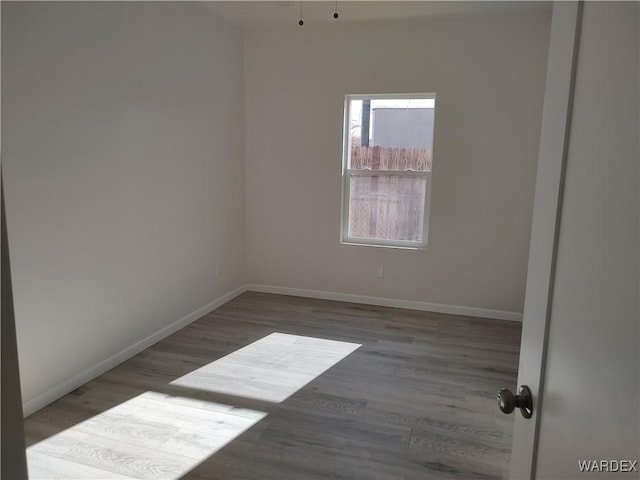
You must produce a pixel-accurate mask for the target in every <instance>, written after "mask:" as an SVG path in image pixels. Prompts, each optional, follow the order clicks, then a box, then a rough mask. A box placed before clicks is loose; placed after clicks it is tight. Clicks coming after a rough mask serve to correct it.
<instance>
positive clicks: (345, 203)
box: [340, 93, 436, 250]
mask: <svg viewBox="0 0 640 480" xmlns="http://www.w3.org/2000/svg"><path fill="white" fill-rule="evenodd" d="M392 98H401V99H404V98H416V99H433V100H434V101H435V98H436V95H435V93H399V94H373V95H365V94H349V95H345V100H344V119H343V133H342V192H341V204H340V206H341V218H340V243H341V244H342V245H358V246H365V247H384V248H398V249H405V250H426V248H427V243H428V234H429V210H430V209H429V207H430V205H429V202H430V197H431V172H422V171H412V170H407V171H396V170H358V169H352V168H348V167H349V164H350V162H351V149H350V148H349V117H350V113H351V112H350V103H351V100H376V99H379V100H387V99H392ZM434 128H435V126H434ZM355 176H362V177H364V176H370V177H373V176H399V177H414V178H424V179H425V183H426V185H425V195H424V206H423V209H422V215H423V219H422V227H423V232H422V241H421V242H412V241H408V240H385V239H379V238H363V237H349V236H348V232H349V225H348V222H349V201H350V199H351V196H350V195H349V187H350V179H351V177H355Z"/></svg>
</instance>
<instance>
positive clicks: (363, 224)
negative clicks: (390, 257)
mask: <svg viewBox="0 0 640 480" xmlns="http://www.w3.org/2000/svg"><path fill="white" fill-rule="evenodd" d="M434 112H435V94H431V93H429V94H410V95H409V94H407V95H347V96H346V100H345V116H344V118H345V125H344V151H343V161H342V178H343V183H342V206H343V208H342V235H341V236H342V242H343V243H348V244H361V245H376V246H387V247H405V248H424V247H425V246H426V244H427V227H428V212H429V191H430V184H431V164H432V157H433V154H432V152H433V121H434Z"/></svg>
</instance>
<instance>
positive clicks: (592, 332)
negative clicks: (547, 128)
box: [536, 2, 640, 479]
mask: <svg viewBox="0 0 640 480" xmlns="http://www.w3.org/2000/svg"><path fill="white" fill-rule="evenodd" d="M639 10H640V9H639V4H638V2H629V3H609V2H585V4H584V13H583V23H582V32H581V36H580V46H579V52H578V63H577V73H576V84H575V98H574V108H573V117H572V124H571V135H570V140H569V149H568V152H569V153H568V158H567V170H566V180H565V187H564V196H563V206H562V221H561V224H560V234H559V240H558V252H557V263H556V275H555V284H554V291H553V306H552V311H551V319H550V323H549V343H548V346H547V364H546V373H545V380H544V386H543V392H542V395H543V398H542V410H541V413H540V433H539V437H538V458H537V475H536V478H541V479H546V478H554V479H558V478H579V477H580V476H581V474H580V472H579V470H578V460H594V459H598V460H638V452H639V451H640V429H639V426H640V418H639V414H640V412H639V410H638V399H639V398H640V391H639V382H640V370H639V368H640V358H639V357H638V334H639V331H638V327H639V322H638V319H639V318H640V310H639V305H638V291H639V290H640V285H639V276H638V275H639V274H638V262H639V260H640V257H639V250H638V245H639V244H640V235H639V232H638V227H639V223H638V214H639V204H640V199H639V196H638V194H639V190H640V188H639V183H638V174H639V164H640V151H639V145H638V129H639V120H638V116H639V112H638V95H639V92H638V85H639V82H640V78H639V72H638V69H639V63H638V62H639V59H638V55H639V53H638V50H637V49H638V48H639V39H638V32H639V29H638V22H639ZM627 475H629V474H627ZM620 476H621V474H620V473H610V474H592V478H618V477H620ZM629 478H638V474H637V473H636V474H631V475H629Z"/></svg>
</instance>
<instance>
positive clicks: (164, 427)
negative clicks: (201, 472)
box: [27, 392, 266, 480]
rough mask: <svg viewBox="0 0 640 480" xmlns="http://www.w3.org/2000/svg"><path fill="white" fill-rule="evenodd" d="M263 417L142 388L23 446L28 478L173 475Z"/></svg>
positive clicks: (194, 465)
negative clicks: (81, 420)
mask: <svg viewBox="0 0 640 480" xmlns="http://www.w3.org/2000/svg"><path fill="white" fill-rule="evenodd" d="M265 416H266V413H264V412H259V411H255V410H248V409H241V408H235V407H232V406H229V405H223V404H219V403H213V402H208V401H203V400H196V399H190V398H183V397H176V396H172V395H166V394H162V393H157V392H145V393H143V394H141V395H139V396H137V397H134V398H132V399H130V400H128V401H126V402H124V403H122V404H120V405H117V406H116V407H113V408H111V409H110V410H107V411H105V412H103V413H101V414H99V415H96V416H95V417H92V418H90V419H88V420H86V421H84V422H82V423H79V424H78V425H75V426H73V427H71V428H69V429H67V430H65V431H63V432H60V433H58V434H57V435H54V436H52V437H50V438H47V439H46V440H43V441H41V442H39V443H37V444H35V445H33V446H31V447H29V448H28V449H27V463H28V468H29V478H31V479H39V478H42V479H44V478H46V479H88V478H91V479H122V478H153V479H170V480H175V479H178V478H180V477H182V476H183V475H184V474H185V473H187V472H188V471H190V470H192V469H193V468H194V467H196V466H197V465H198V464H200V463H201V462H203V461H204V460H206V459H207V458H208V457H210V456H211V455H212V454H214V453H215V452H216V451H218V450H220V449H221V448H222V447H224V446H225V445H226V444H227V443H229V442H231V441H232V440H233V439H234V438H236V437H237V436H238V435H240V434H241V433H243V432H244V431H246V430H247V429H249V428H250V427H251V426H253V425H254V424H256V423H257V422H259V421H260V420H261V419H262V418H264V417H265Z"/></svg>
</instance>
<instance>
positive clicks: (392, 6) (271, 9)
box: [201, 0, 550, 28]
mask: <svg viewBox="0 0 640 480" xmlns="http://www.w3.org/2000/svg"><path fill="white" fill-rule="evenodd" d="M201 3H202V4H203V5H204V6H205V7H206V8H208V9H209V10H211V11H212V12H214V13H215V14H216V15H218V16H219V17H222V18H224V19H225V20H227V21H229V22H231V23H233V24H235V25H237V26H239V27H242V28H251V27H262V26H278V25H292V26H297V24H298V20H299V19H300V3H301V2H300V1H299V0H297V1H296V0H291V1H243V0H236V1H203V2H201ZM335 5H336V3H335V1H311V0H304V1H303V2H302V8H303V18H304V22H305V24H318V23H338V22H367V21H369V22H374V21H380V20H394V19H405V18H415V17H434V16H441V15H457V14H479V13H498V12H530V11H541V10H546V9H549V8H550V2H535V1H534V2H520V1H492V2H488V1H478V0H476V1H464V2H457V1H348V2H347V1H338V12H339V14H340V17H339V19H338V20H335V19H334V18H333V13H334V11H335Z"/></svg>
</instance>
